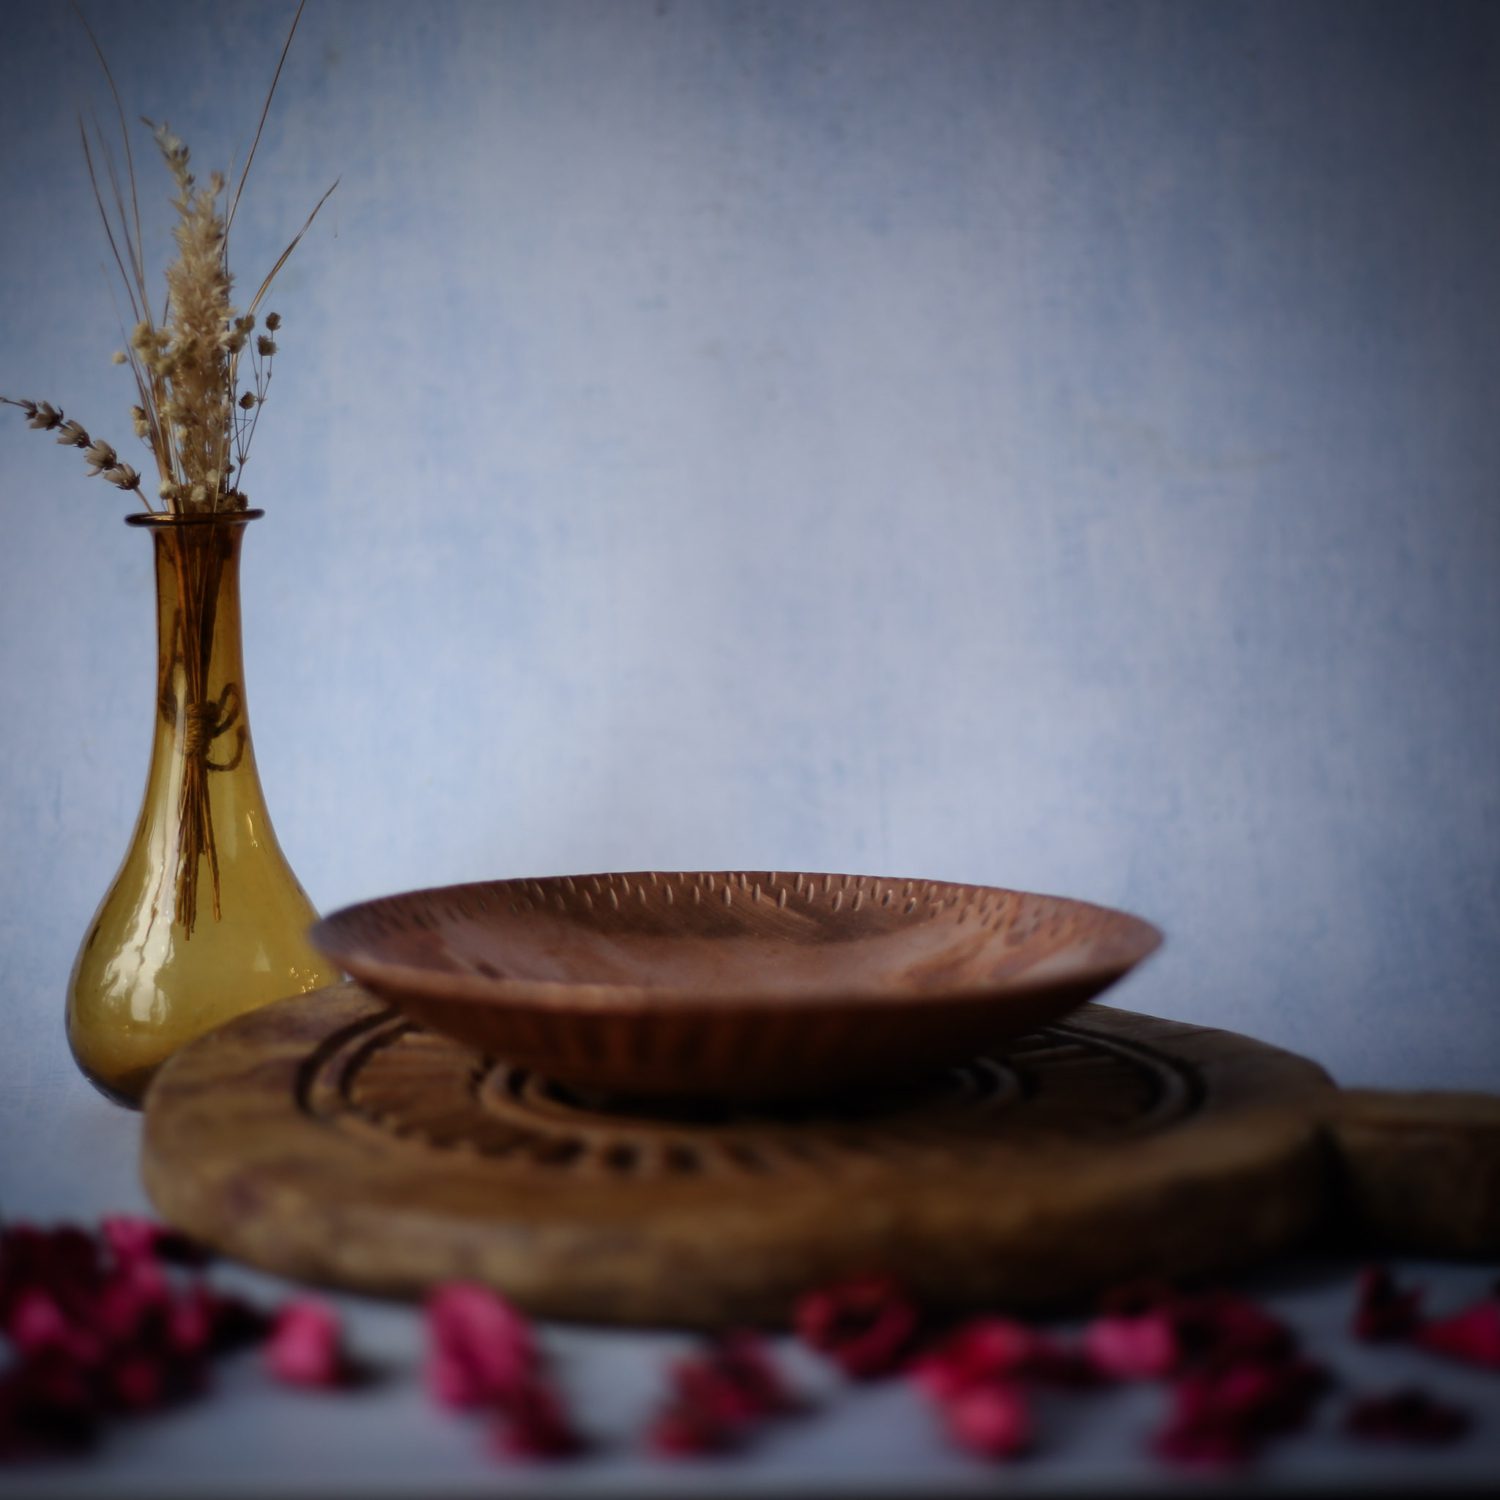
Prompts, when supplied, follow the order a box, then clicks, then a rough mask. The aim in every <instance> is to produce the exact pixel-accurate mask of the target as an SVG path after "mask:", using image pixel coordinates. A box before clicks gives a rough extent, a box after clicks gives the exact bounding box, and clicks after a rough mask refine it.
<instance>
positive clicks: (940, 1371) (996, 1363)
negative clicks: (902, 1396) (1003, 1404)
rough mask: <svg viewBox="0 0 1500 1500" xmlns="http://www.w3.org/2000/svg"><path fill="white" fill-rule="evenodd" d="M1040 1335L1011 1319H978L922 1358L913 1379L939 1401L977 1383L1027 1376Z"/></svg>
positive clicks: (951, 1335)
mask: <svg viewBox="0 0 1500 1500" xmlns="http://www.w3.org/2000/svg"><path fill="white" fill-rule="evenodd" d="M1038 1343H1039V1338H1038V1335H1037V1334H1036V1333H1034V1332H1033V1331H1032V1330H1031V1329H1030V1328H1027V1327H1026V1326H1025V1324H1023V1323H1017V1322H1014V1321H1012V1320H1011V1319H1009V1318H993V1317H991V1318H975V1319H973V1320H972V1321H970V1322H968V1323H965V1324H964V1325H963V1326H962V1327H960V1328H959V1329H958V1330H957V1331H956V1332H954V1333H952V1334H950V1335H949V1336H948V1337H947V1338H946V1339H944V1340H943V1341H942V1342H941V1343H939V1344H936V1345H934V1346H933V1347H932V1348H930V1349H928V1350H926V1351H925V1352H924V1353H923V1354H922V1355H920V1356H919V1357H918V1359H917V1360H916V1361H915V1363H914V1364H913V1365H912V1378H913V1379H914V1380H915V1381H916V1383H917V1384H918V1385H919V1386H920V1387H921V1388H922V1390H923V1391H925V1392H926V1393H927V1395H929V1396H931V1397H932V1398H933V1399H934V1400H936V1401H947V1400H949V1399H951V1398H952V1397H954V1396H956V1395H958V1394H959V1393H960V1392H962V1391H966V1390H969V1389H970V1388H971V1387H973V1386H976V1385H982V1384H987V1383H993V1382H995V1381H997V1380H1010V1379H1014V1378H1017V1377H1019V1376H1021V1375H1024V1374H1025V1373H1026V1372H1027V1369H1028V1367H1030V1366H1031V1365H1032V1364H1033V1363H1034V1362H1035V1361H1036V1357H1037V1346H1038Z"/></svg>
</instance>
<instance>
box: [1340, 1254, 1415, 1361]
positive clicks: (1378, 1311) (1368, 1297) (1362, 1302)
mask: <svg viewBox="0 0 1500 1500" xmlns="http://www.w3.org/2000/svg"><path fill="white" fill-rule="evenodd" d="M1421 1320H1422V1288H1421V1287H1411V1288H1409V1289H1408V1290H1406V1291H1400V1290H1398V1289H1397V1287H1396V1283H1395V1282H1394V1280H1392V1278H1391V1273H1390V1272H1389V1271H1388V1270H1386V1268H1385V1267H1384V1266H1366V1267H1365V1269H1364V1270H1363V1271H1361V1272H1360V1273H1359V1289H1358V1291H1357V1292H1356V1294H1355V1305H1354V1316H1353V1318H1352V1320H1351V1322H1350V1332H1351V1333H1353V1335H1354V1337H1355V1338H1357V1339H1362V1340H1364V1341H1365V1342H1366V1343H1378V1342H1382V1341H1385V1340H1388V1339H1404V1338H1409V1337H1410V1336H1411V1335H1412V1334H1413V1333H1415V1332H1416V1330H1417V1327H1418V1325H1419V1324H1420V1323H1421Z"/></svg>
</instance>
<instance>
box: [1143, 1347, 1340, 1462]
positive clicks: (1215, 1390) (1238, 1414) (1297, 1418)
mask: <svg viewBox="0 0 1500 1500" xmlns="http://www.w3.org/2000/svg"><path fill="white" fill-rule="evenodd" d="M1328 1383H1329V1380H1328V1373H1327V1371H1326V1370H1324V1369H1323V1368H1322V1367H1321V1366H1320V1365H1316V1364H1313V1363H1312V1362H1311V1361H1309V1360H1305V1359H1300V1358H1284V1359H1250V1360H1243V1361H1241V1362H1240V1363H1238V1364H1233V1365H1222V1364H1221V1365H1214V1366H1208V1367H1205V1368H1202V1369H1199V1370H1196V1371H1194V1372H1193V1373H1192V1374H1190V1375H1188V1376H1187V1377H1186V1378H1185V1379H1183V1380H1181V1381H1180V1382H1179V1383H1178V1385H1177V1387H1176V1389H1175V1391H1174V1400H1173V1407H1172V1414H1171V1417H1170V1419H1169V1420H1168V1422H1167V1425H1166V1426H1165V1427H1164V1428H1163V1429H1162V1430H1161V1431H1160V1432H1159V1433H1158V1434H1157V1436H1156V1439H1155V1442H1154V1446H1155V1449H1156V1452H1157V1453H1158V1454H1159V1455H1160V1456H1161V1457H1163V1458H1167V1459H1170V1460H1172V1461H1174V1462H1179V1463H1189V1464H1207V1465H1211V1466H1212V1465H1225V1464H1234V1463H1239V1462H1242V1461H1244V1460H1246V1459H1248V1458H1250V1457H1252V1456H1253V1455H1254V1453H1255V1451H1256V1450H1257V1449H1258V1448H1259V1447H1260V1446H1261V1444H1263V1443H1264V1442H1265V1441H1266V1440H1267V1439H1269V1438H1271V1437H1274V1436H1276V1435H1277V1434H1279V1433H1284V1432H1292V1431H1295V1430H1296V1429H1298V1428H1300V1427H1302V1426H1303V1425H1304V1424H1305V1423H1306V1421H1307V1419H1308V1417H1309V1416H1310V1415H1311V1413H1312V1408H1313V1406H1314V1404H1315V1403H1316V1402H1317V1399H1318V1397H1319V1396H1321V1395H1322V1393H1323V1392H1324V1391H1325V1390H1326V1389H1327V1386H1328Z"/></svg>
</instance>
